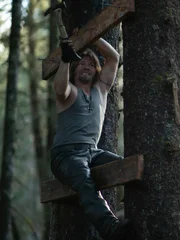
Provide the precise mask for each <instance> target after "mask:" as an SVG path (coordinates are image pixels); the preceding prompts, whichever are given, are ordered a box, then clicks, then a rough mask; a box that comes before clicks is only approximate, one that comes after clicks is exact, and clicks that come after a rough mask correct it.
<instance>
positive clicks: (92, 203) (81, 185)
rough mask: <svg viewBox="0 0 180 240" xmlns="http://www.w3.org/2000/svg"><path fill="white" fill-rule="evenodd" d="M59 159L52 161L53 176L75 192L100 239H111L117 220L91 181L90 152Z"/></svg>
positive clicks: (74, 153) (68, 155) (75, 152)
mask: <svg viewBox="0 0 180 240" xmlns="http://www.w3.org/2000/svg"><path fill="white" fill-rule="evenodd" d="M60 155H61V154H60ZM59 157H60V158H59V159H58V158H56V159H55V160H54V163H53V166H52V171H53V174H54V175H55V176H56V177H57V178H59V179H60V180H61V181H62V182H64V183H66V184H68V185H69V186H70V187H71V188H72V189H73V190H75V191H76V193H77V195H78V197H79V200H80V203H81V205H82V207H83V209H84V212H85V214H86V215H87V217H88V219H89V220H90V221H91V223H92V224H93V225H94V226H95V227H96V228H97V230H98V231H99V232H100V234H101V236H102V237H104V238H105V239H111V236H112V233H113V232H114V230H115V229H116V228H117V225H118V223H119V220H118V219H117V218H116V217H115V215H114V214H113V213H112V212H111V210H110V209H109V207H108V205H107V203H106V201H105V200H104V199H103V198H102V196H101V195H100V194H99V192H98V191H97V190H96V188H95V185H94V183H93V181H92V179H91V174H90V168H89V163H90V162H91V155H90V150H89V149H88V150H80V151H72V155H71V154H70V152H68V153H67V158H66V157H65V156H59ZM57 162H59V163H57Z"/></svg>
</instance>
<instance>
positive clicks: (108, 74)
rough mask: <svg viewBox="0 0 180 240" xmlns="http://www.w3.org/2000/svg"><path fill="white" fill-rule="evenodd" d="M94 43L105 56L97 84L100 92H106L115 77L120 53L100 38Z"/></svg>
mask: <svg viewBox="0 0 180 240" xmlns="http://www.w3.org/2000/svg"><path fill="white" fill-rule="evenodd" d="M94 45H95V46H96V47H97V48H98V50H99V52H100V53H101V54H102V55H103V57H104V58H105V64H104V66H103V68H102V71H101V74H100V79H99V83H98V84H99V86H100V89H101V91H102V92H108V91H109V90H110V88H111V87H112V85H113V82H114V79H115V77H116V73H117V70H118V64H119V57H120V55H119V53H118V52H117V51H116V50H115V49H114V48H113V47H112V46H111V45H110V44H109V43H108V42H107V41H105V40H104V39H102V38H100V39H99V40H98V41H96V42H95V43H94Z"/></svg>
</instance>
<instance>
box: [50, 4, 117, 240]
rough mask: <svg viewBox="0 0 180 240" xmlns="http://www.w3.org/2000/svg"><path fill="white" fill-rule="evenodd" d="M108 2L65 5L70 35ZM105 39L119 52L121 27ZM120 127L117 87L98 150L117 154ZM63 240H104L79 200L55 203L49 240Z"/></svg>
mask: <svg viewBox="0 0 180 240" xmlns="http://www.w3.org/2000/svg"><path fill="white" fill-rule="evenodd" d="M105 2H106V3H110V2H111V1H100V0H99V1H98V0H91V1H84V0H76V1H73V0H67V1H66V4H67V9H68V12H67V13H66V15H65V18H64V19H65V20H64V21H65V22H66V26H68V28H67V29H68V33H69V35H70V34H72V30H73V29H74V28H75V27H78V26H80V25H82V24H85V23H86V22H87V21H88V20H90V19H91V18H92V17H93V16H94V15H95V13H97V12H99V11H100V10H102V8H103V6H104V4H105ZM105 38H106V40H107V41H108V42H109V43H111V44H112V46H114V47H115V48H116V49H118V40H119V28H118V27H117V28H114V29H113V30H112V31H111V32H109V34H108V35H107V36H106V37H105ZM112 123H113V124H112ZM117 126H118V102H117V91H116V86H114V87H113V88H112V90H111V93H110V94H109V97H108V106H107V114H106V119H105V124H104V129H103V134H102V137H101V140H100V143H99V147H102V148H103V149H108V150H110V151H114V152H115V151H116V147H117ZM110 136H111V137H110ZM103 195H104V197H105V198H106V200H107V202H108V203H109V205H110V207H111V209H112V210H113V211H114V210H115V191H114V189H113V190H111V191H109V190H108V191H107V190H106V191H103ZM60 239H62V240H66V239H72V240H73V239H79V240H86V239H87V240H88V239H91V240H92V239H96V240H98V239H101V238H100V236H99V234H98V233H97V231H96V230H95V228H94V227H93V226H92V225H91V224H90V223H89V222H88V220H87V219H86V217H85V215H84V213H83V210H82V209H81V207H80V206H79V204H78V203H77V202H76V201H74V202H66V203H64V204H54V203H53V204H52V216H51V227H50V240H60Z"/></svg>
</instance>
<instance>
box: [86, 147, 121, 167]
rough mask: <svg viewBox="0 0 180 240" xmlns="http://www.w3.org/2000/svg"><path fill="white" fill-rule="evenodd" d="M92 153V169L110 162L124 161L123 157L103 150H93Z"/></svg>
mask: <svg viewBox="0 0 180 240" xmlns="http://www.w3.org/2000/svg"><path fill="white" fill-rule="evenodd" d="M90 151H91V155H92V161H91V165H90V167H96V166H99V165H102V164H106V163H109V162H113V161H117V160H123V157H122V156H119V155H117V154H115V153H112V152H109V151H104V150H102V149H94V148H92V149H91V150H90Z"/></svg>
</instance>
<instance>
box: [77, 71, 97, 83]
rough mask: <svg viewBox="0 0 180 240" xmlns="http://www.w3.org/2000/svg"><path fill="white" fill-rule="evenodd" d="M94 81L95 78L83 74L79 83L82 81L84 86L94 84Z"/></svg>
mask: <svg viewBox="0 0 180 240" xmlns="http://www.w3.org/2000/svg"><path fill="white" fill-rule="evenodd" d="M93 79H94V76H92V75H90V74H88V73H83V74H81V75H80V76H79V81H81V82H82V83H84V84H88V83H89V82H92V81H93Z"/></svg>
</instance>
